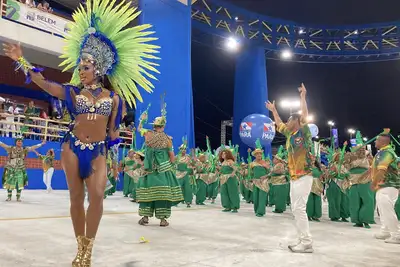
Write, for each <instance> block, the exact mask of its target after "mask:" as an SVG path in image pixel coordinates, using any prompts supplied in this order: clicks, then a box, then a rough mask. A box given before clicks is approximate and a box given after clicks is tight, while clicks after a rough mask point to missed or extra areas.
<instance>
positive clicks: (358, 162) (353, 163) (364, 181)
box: [344, 131, 375, 228]
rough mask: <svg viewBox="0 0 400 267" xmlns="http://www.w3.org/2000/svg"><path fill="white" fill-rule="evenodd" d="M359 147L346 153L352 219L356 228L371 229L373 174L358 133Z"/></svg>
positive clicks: (373, 220)
mask: <svg viewBox="0 0 400 267" xmlns="http://www.w3.org/2000/svg"><path fill="white" fill-rule="evenodd" d="M356 141H357V146H356V147H355V148H353V149H352V151H351V152H348V153H346V155H345V160H344V166H345V168H346V169H347V170H348V172H349V180H350V189H349V203H350V218H351V222H352V223H354V227H365V228H371V226H369V225H370V224H374V223H375V219H374V212H375V201H374V193H373V191H372V190H371V174H370V171H369V169H370V164H369V159H368V154H367V153H369V152H368V151H367V150H366V148H365V146H366V145H365V144H364V142H363V140H362V137H361V134H360V132H359V131H358V132H357V134H356Z"/></svg>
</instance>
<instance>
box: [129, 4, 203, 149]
mask: <svg viewBox="0 0 400 267" xmlns="http://www.w3.org/2000/svg"><path fill="white" fill-rule="evenodd" d="M188 2H190V1H188ZM139 4H140V5H139V8H140V10H141V11H142V14H141V17H140V20H141V24H146V23H148V24H152V25H153V28H152V29H151V30H154V31H155V32H156V33H155V36H156V37H158V38H159V39H158V40H156V41H154V44H157V45H159V46H160V47H161V49H160V54H159V55H158V56H159V57H160V58H161V60H157V62H158V63H159V64H160V66H159V67H158V70H159V71H160V73H161V74H159V75H157V79H158V81H154V83H153V84H154V85H155V89H154V92H153V93H152V94H148V93H143V94H142V95H143V103H138V105H137V111H136V119H138V117H139V116H140V114H141V112H143V111H144V110H145V109H146V107H147V105H148V103H151V108H150V111H149V123H150V122H151V121H152V120H153V119H154V118H155V117H157V116H161V97H160V96H161V95H162V94H164V93H165V101H166V103H167V126H166V128H165V132H166V133H167V134H168V135H170V136H172V137H173V143H174V148H175V150H176V148H177V147H178V146H179V145H180V143H181V140H182V137H183V136H187V138H188V146H189V147H191V148H192V147H195V144H194V129H193V128H194V127H193V101H192V77H191V29H192V28H191V27H192V25H191V7H190V4H184V3H181V2H179V1H178V0H141V1H140V3H139ZM149 127H150V126H149V125H146V128H149ZM142 141H143V140H141V138H138V145H139V144H141V142H142Z"/></svg>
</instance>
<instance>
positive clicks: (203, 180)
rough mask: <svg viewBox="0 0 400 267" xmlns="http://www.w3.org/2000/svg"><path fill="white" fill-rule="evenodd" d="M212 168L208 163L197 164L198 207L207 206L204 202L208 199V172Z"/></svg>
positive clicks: (199, 162)
mask: <svg viewBox="0 0 400 267" xmlns="http://www.w3.org/2000/svg"><path fill="white" fill-rule="evenodd" d="M209 168H210V166H209V164H208V163H207V162H201V161H198V162H197V164H196V172H197V175H196V184H197V192H196V205H205V204H204V201H206V198H207V181H208V170H209Z"/></svg>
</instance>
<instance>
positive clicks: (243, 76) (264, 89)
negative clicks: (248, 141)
mask: <svg viewBox="0 0 400 267" xmlns="http://www.w3.org/2000/svg"><path fill="white" fill-rule="evenodd" d="M267 98H268V86H267V70H266V62H265V54H264V48H262V47H248V48H247V49H246V50H245V51H242V52H241V54H240V55H239V56H238V58H237V61H236V74H235V92H234V105H233V129H232V135H233V140H232V141H233V143H234V144H238V145H239V146H240V150H239V152H240V155H241V157H244V158H246V157H247V149H248V147H247V146H246V145H245V144H243V143H242V142H241V141H240V137H239V127H240V123H241V121H242V120H243V119H244V118H245V117H246V116H247V115H250V114H254V113H258V114H265V115H267V116H269V115H268V110H267V109H266V108H265V101H267ZM265 150H266V154H268V153H269V152H270V150H271V147H267V148H265Z"/></svg>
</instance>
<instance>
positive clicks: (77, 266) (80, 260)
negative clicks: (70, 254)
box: [72, 236, 86, 267]
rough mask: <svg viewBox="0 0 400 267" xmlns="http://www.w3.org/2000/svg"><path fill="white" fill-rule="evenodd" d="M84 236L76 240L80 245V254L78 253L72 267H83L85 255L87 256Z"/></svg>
mask: <svg viewBox="0 0 400 267" xmlns="http://www.w3.org/2000/svg"><path fill="white" fill-rule="evenodd" d="M85 239H86V237H84V236H78V237H77V238H76V242H77V243H78V252H77V253H76V257H75V259H74V260H73V261H72V267H81V266H83V265H82V263H83V255H84V254H85V250H86V245H85Z"/></svg>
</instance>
